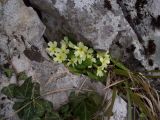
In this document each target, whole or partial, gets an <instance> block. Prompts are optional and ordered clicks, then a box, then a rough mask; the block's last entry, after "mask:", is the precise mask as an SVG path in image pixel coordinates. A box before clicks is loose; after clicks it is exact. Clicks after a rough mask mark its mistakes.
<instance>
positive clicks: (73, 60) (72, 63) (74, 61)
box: [67, 57, 78, 67]
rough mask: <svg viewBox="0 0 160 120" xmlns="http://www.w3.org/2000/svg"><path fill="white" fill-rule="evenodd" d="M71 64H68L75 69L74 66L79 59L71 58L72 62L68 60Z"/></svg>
mask: <svg viewBox="0 0 160 120" xmlns="http://www.w3.org/2000/svg"><path fill="white" fill-rule="evenodd" d="M68 61H69V62H68V63H67V66H70V65H72V66H73V67H74V65H77V62H78V59H77V58H76V57H73V58H71V59H70V60H68Z"/></svg>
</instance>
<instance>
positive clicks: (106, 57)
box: [97, 52, 110, 67]
mask: <svg viewBox="0 0 160 120" xmlns="http://www.w3.org/2000/svg"><path fill="white" fill-rule="evenodd" d="M97 58H99V59H100V61H101V63H102V66H103V67H107V66H108V64H109V63H110V56H109V54H108V52H105V53H104V52H99V53H97Z"/></svg>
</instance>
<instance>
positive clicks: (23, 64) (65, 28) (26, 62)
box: [0, 0, 137, 120]
mask: <svg viewBox="0 0 160 120" xmlns="http://www.w3.org/2000/svg"><path fill="white" fill-rule="evenodd" d="M31 2H32V4H34V5H35V6H36V7H37V8H38V9H40V10H41V11H42V19H43V22H44V23H45V25H46V27H47V30H46V33H45V35H47V36H48V39H49V40H53V39H55V40H58V39H59V38H61V36H63V35H64V34H66V35H67V34H71V36H74V37H76V38H77V39H78V40H79V41H80V40H82V41H84V42H86V43H91V44H92V46H93V47H94V48H95V49H103V50H109V49H111V46H113V45H112V44H113V43H114V42H115V43H116V41H122V42H121V43H123V44H122V45H123V46H125V47H126V46H129V45H130V41H132V40H134V39H135V40H137V36H136V34H135V33H134V32H133V30H132V28H131V27H130V25H129V24H128V23H127V21H126V20H125V18H124V16H123V12H122V11H121V9H120V8H119V5H118V4H117V3H116V1H112V2H111V4H112V6H113V9H112V10H108V8H104V2H103V1H101V0H100V1H98V0H97V1H85V0H82V1H81V2H78V1H75V0H72V1H67V0H66V1H62V0H61V1H58V0H57V1H51V0H34V1H31ZM42 4H43V5H42ZM0 6H1V8H0V10H1V11H2V12H3V14H0V15H1V16H2V17H1V18H0V28H1V29H0V32H1V34H0V36H2V37H1V38H0V39H2V41H0V48H2V52H1V53H0V55H3V54H4V55H6V56H7V57H6V58H5V57H3V59H4V60H5V59H8V58H9V60H10V64H11V65H12V66H13V68H14V70H15V72H16V73H19V72H22V71H25V73H26V74H27V75H28V76H32V78H33V80H34V81H36V82H39V83H40V85H41V93H42V95H43V94H46V93H48V94H47V95H45V96H44V98H46V99H48V100H50V101H51V102H52V103H53V104H54V107H55V109H58V108H59V107H60V106H61V105H63V104H65V103H67V102H68V96H69V94H70V92H71V90H65V89H79V88H80V86H81V84H82V82H83V81H84V79H87V81H86V83H85V85H84V86H83V88H87V89H90V88H92V89H93V88H94V89H95V90H96V91H97V92H98V91H99V93H101V95H104V94H105V93H106V92H107V93H108V99H109V98H110V97H111V95H112V93H111V91H110V90H106V91H103V90H102V89H103V88H104V86H103V85H102V84H100V83H94V82H91V81H90V80H89V79H88V78H86V76H82V75H80V76H78V75H74V74H72V73H70V72H69V71H68V69H67V68H66V67H65V66H63V65H62V64H57V63H54V62H53V61H51V60H50V59H49V58H48V56H47V53H46V51H45V47H46V43H45V41H44V39H43V34H44V30H45V26H44V25H43V23H42V22H41V21H40V19H39V17H38V15H37V14H36V12H35V11H34V10H33V8H31V7H26V6H25V5H24V3H23V2H22V1H19V0H4V2H3V3H1V4H0ZM1 23H2V24H1ZM123 39H125V40H127V42H125V41H123ZM6 46H7V47H6ZM113 47H114V46H113ZM115 47H117V46H115ZM116 52H117V51H116ZM116 52H115V53H116ZM121 52H122V53H124V52H125V51H123V50H122V51H121ZM117 53H118V52H117ZM126 54H127V53H126ZM1 61H2V60H1ZM2 64H3V63H2ZM2 80H4V78H2ZM2 83H4V82H2ZM2 86H4V85H2ZM102 91H103V92H102ZM119 99H121V98H119V97H117V100H116V101H117V103H115V106H114V113H115V114H114V117H113V119H114V120H119V119H120V118H121V119H123V118H124V119H125V117H126V114H127V110H126V103H125V102H124V100H122V99H121V102H119ZM10 105H12V104H10ZM119 106H123V107H121V108H123V110H122V109H119ZM10 108H11V107H10ZM9 110H10V109H9ZM11 111H12V110H11ZM8 113H9V112H8ZM4 115H5V116H7V115H8V114H7V115H6V114H4ZM15 120H16V119H15Z"/></svg>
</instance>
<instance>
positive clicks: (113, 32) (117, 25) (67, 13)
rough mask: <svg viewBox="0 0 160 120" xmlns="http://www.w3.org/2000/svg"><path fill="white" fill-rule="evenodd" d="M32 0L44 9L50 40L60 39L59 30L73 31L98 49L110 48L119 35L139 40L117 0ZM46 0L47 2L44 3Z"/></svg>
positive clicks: (42, 10)
mask: <svg viewBox="0 0 160 120" xmlns="http://www.w3.org/2000/svg"><path fill="white" fill-rule="evenodd" d="M30 2H31V3H32V4H33V5H35V7H37V8H38V9H39V10H40V11H41V13H42V21H43V22H44V24H45V25H46V26H47V30H46V35H47V36H49V37H48V39H50V40H53V39H56V35H55V33H56V34H58V35H59V34H66V35H68V34H70V33H72V34H73V35H74V36H76V38H77V39H78V40H83V41H84V42H86V43H89V44H91V45H92V46H93V47H94V48H95V49H103V50H109V48H110V47H111V45H112V42H113V41H114V40H115V39H117V36H118V39H121V38H124V37H125V40H127V39H131V40H130V42H131V41H132V39H134V40H137V38H136V35H135V33H134V32H133V30H132V28H131V27H130V25H129V24H128V22H127V21H126V19H125V17H124V15H123V12H122V10H121V9H120V7H119V5H118V4H117V3H116V0H112V1H111V2H109V3H105V2H104V0H89V1H88V0H87V1H86V0H81V1H78V0H34V1H30ZM42 3H45V4H44V5H43V6H42V5H41V4H42ZM106 4H109V5H108V6H107V5H106ZM109 6H110V7H109ZM45 8H48V9H45ZM52 13H53V14H52ZM55 13H56V14H55ZM121 33H123V35H121ZM125 40H124V41H125Z"/></svg>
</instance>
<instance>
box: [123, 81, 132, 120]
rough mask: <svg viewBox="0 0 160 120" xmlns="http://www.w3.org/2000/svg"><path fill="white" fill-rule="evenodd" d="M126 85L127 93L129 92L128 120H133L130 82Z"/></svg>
mask: <svg viewBox="0 0 160 120" xmlns="http://www.w3.org/2000/svg"><path fill="white" fill-rule="evenodd" d="M125 84H126V91H127V101H128V120H132V106H131V97H130V91H131V90H130V88H129V86H128V82H126V83H125Z"/></svg>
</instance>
